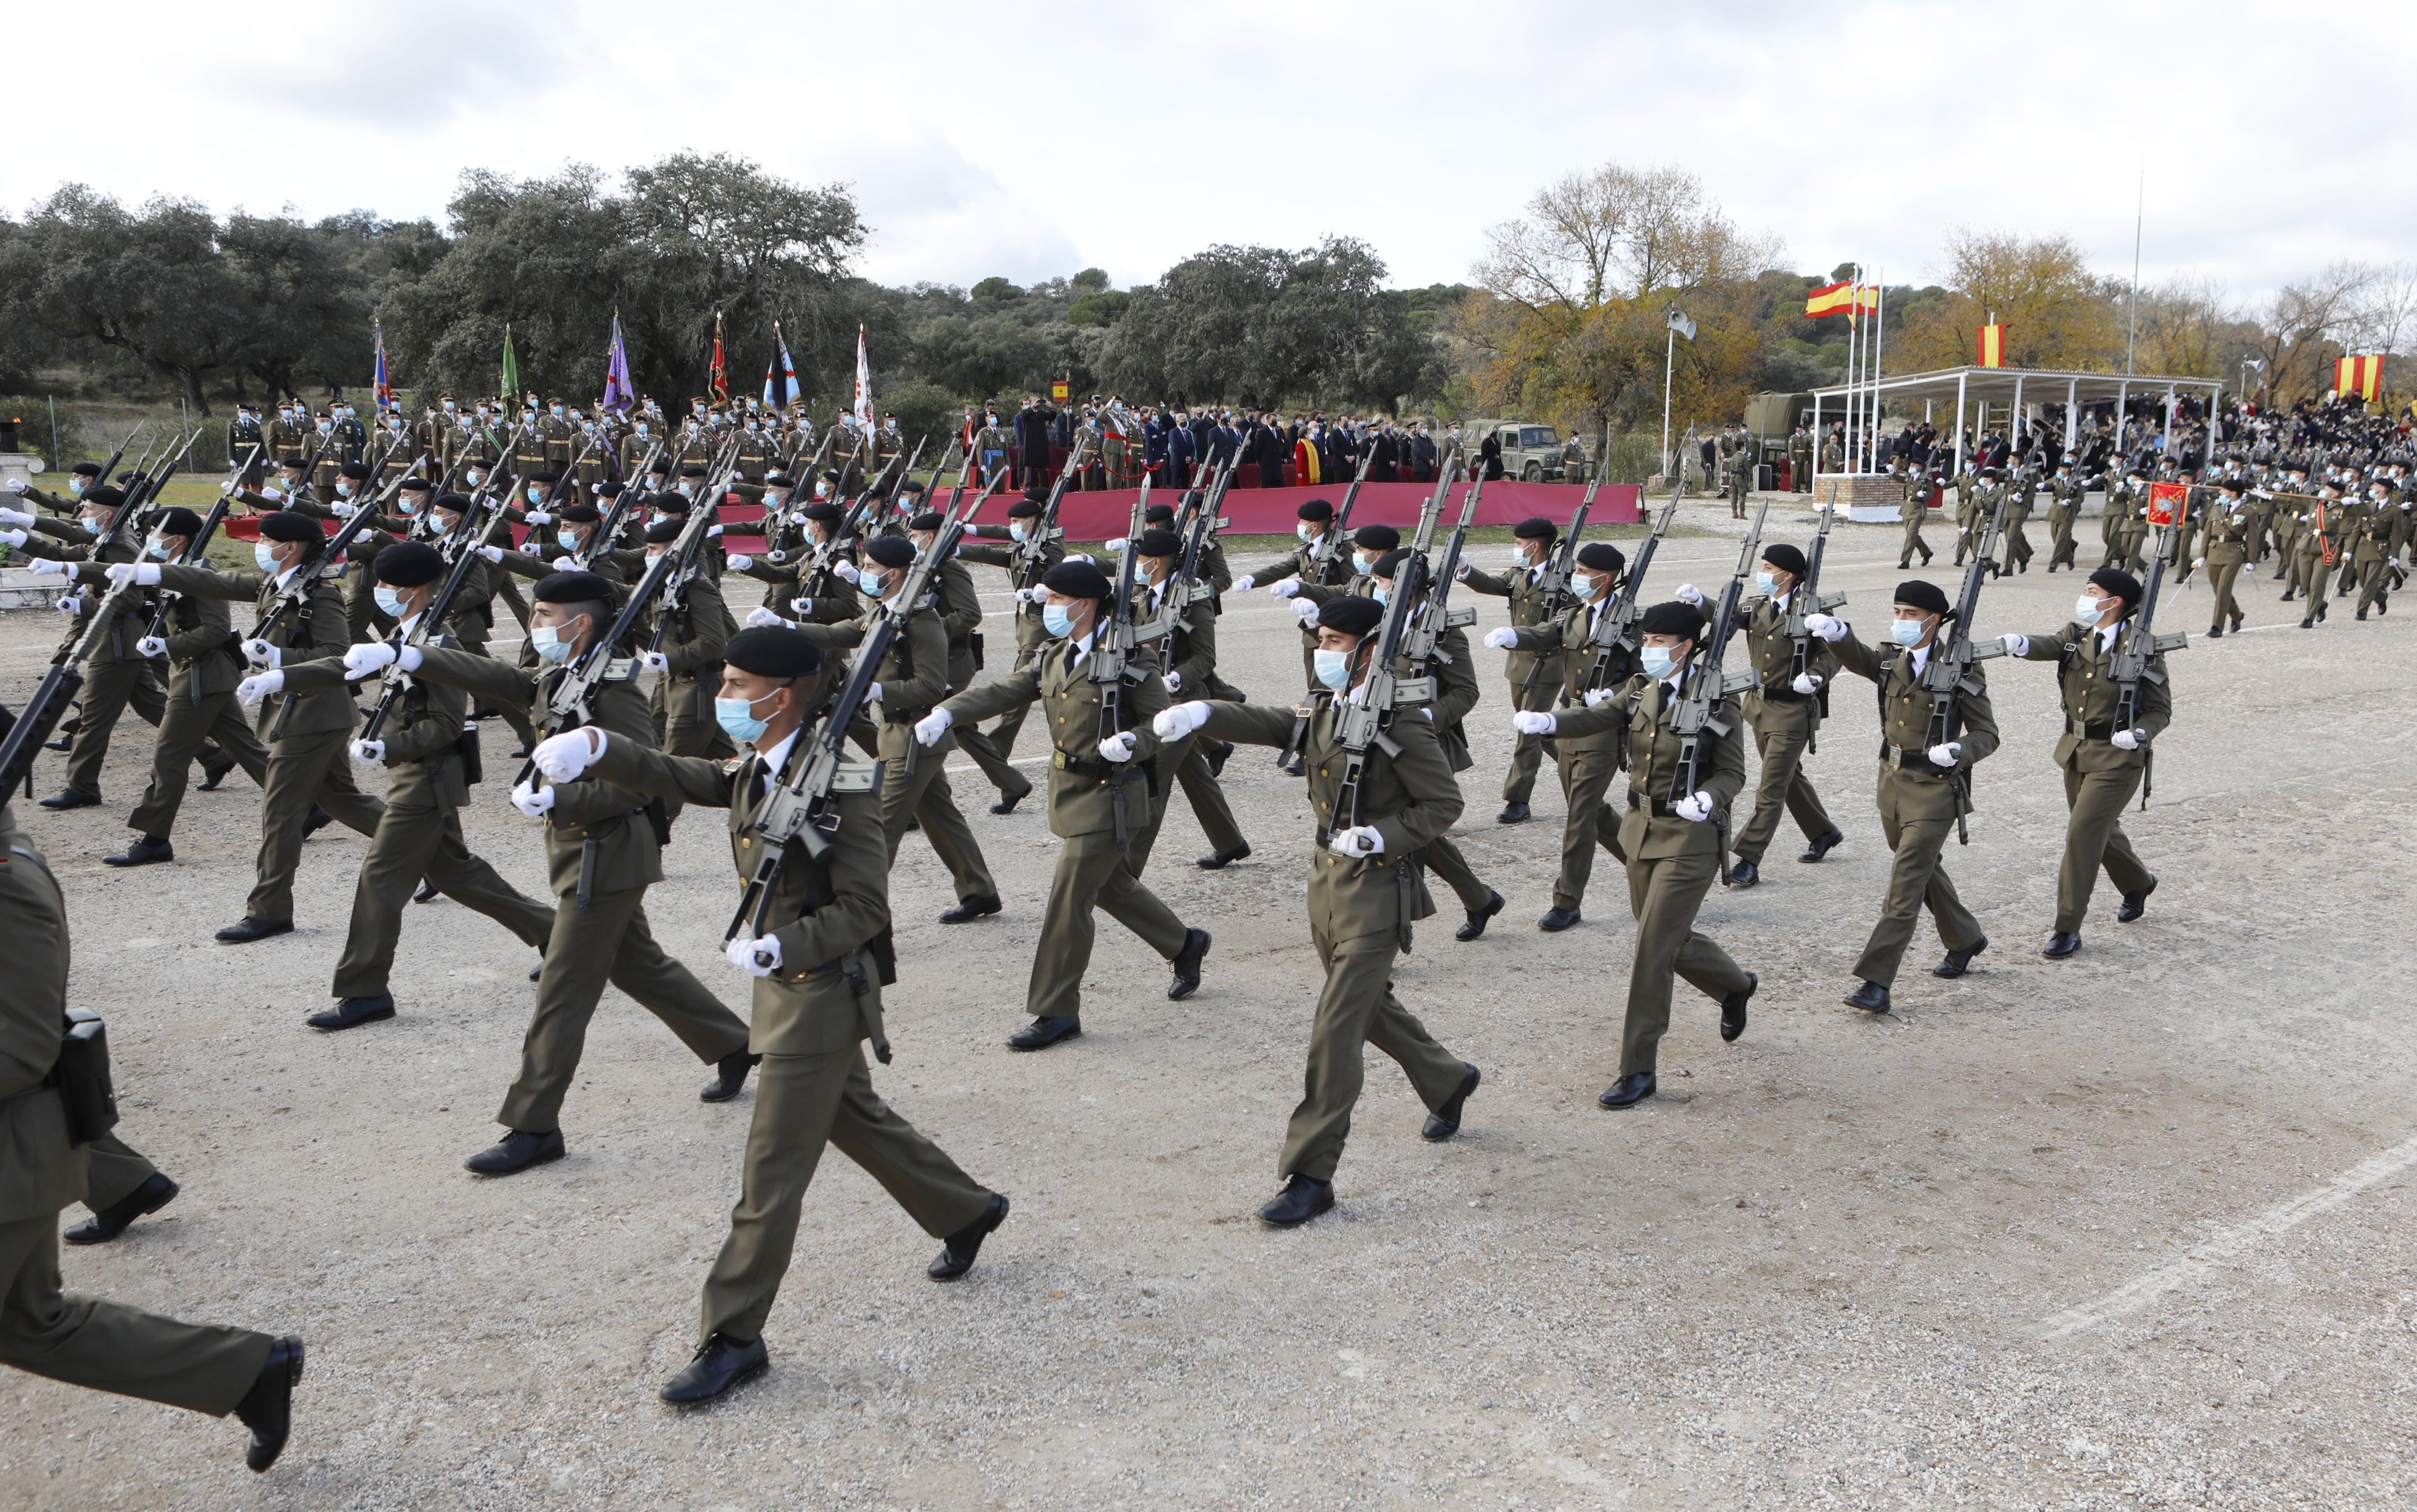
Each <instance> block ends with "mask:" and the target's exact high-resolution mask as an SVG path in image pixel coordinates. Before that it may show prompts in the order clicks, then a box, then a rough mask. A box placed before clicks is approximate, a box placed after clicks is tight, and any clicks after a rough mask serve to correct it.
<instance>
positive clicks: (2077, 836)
mask: <svg viewBox="0 0 2417 1512" xmlns="http://www.w3.org/2000/svg"><path fill="white" fill-rule="evenodd" d="M2144 771H2145V768H2143V767H2139V766H2124V767H2118V768H2117V769H2116V770H2114V771H2111V772H2089V773H2083V772H2076V771H2075V770H2073V768H2071V767H2069V766H2068V767H2066V768H2065V770H2064V806H2065V808H2066V809H2067V810H2068V813H2067V817H2066V820H2065V825H2064V864H2063V865H2062V866H2061V867H2060V868H2058V869H2057V873H2056V929H2057V932H2059V933H2060V934H2078V933H2080V932H2081V921H2082V919H2083V918H2084V917H2085V916H2086V915H2088V914H2089V912H2090V891H2091V889H2092V888H2094V887H2096V886H2097V885H2098V870H2099V868H2100V867H2102V866H2103V867H2105V869H2106V880H2107V881H2109V882H2111V883H2113V884H2114V885H2115V886H2116V888H2117V890H2119V891H2121V892H2127V893H2136V892H2143V891H2146V890H2147V888H2148V886H2149V884H2150V883H2151V881H2152V880H2153V879H2152V878H2151V877H2150V875H2149V869H2148V868H2147V867H2144V866H2142V865H2141V864H2140V858H2139V856H2137V855H2136V854H2134V853H2133V850H2132V839H2131V837H2130V836H2128V835H2126V834H2124V833H2123V818H2122V816H2123V806H2124V805H2126V804H2128V803H2130V802H2131V801H2132V794H2135V793H2137V792H2139V791H2140V778H2141V776H2142V774H2143V772H2144Z"/></svg>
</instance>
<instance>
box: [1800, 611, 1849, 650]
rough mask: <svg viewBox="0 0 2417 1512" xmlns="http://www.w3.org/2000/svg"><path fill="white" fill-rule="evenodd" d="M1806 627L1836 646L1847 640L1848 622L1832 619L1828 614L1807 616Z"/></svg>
mask: <svg viewBox="0 0 2417 1512" xmlns="http://www.w3.org/2000/svg"><path fill="white" fill-rule="evenodd" d="M1804 627H1805V628H1806V629H1808V630H1811V631H1812V632H1813V633H1814V634H1816V635H1817V636H1819V637H1820V638H1821V639H1822V640H1824V641H1827V642H1829V643H1831V644H1832V645H1836V644H1837V643H1839V642H1841V641H1843V640H1845V639H1846V638H1847V622H1846V621H1845V620H1842V619H1832V618H1831V617H1830V616H1829V615H1827V614H1807V615H1805V616H1804Z"/></svg>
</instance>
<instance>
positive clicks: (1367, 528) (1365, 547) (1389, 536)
mask: <svg viewBox="0 0 2417 1512" xmlns="http://www.w3.org/2000/svg"><path fill="white" fill-rule="evenodd" d="M1351 544H1352V545H1354V546H1357V547H1359V548H1360V549H1361V551H1363V552H1390V551H1391V550H1392V549H1393V548H1394V547H1396V546H1399V545H1401V544H1402V533H1401V532H1400V531H1398V530H1395V529H1394V528H1393V527H1392V526H1391V525H1362V526H1361V527H1360V528H1359V529H1358V530H1355V531H1353V532H1352V533H1351Z"/></svg>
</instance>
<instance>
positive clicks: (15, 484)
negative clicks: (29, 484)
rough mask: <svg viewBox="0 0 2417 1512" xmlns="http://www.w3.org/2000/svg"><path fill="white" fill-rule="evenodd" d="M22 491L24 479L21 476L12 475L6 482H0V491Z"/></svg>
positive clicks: (23, 489)
mask: <svg viewBox="0 0 2417 1512" xmlns="http://www.w3.org/2000/svg"><path fill="white" fill-rule="evenodd" d="M24 491H25V480H24V479H23V478H22V477H12V478H10V479H9V480H8V481H7V482H6V483H0V492H6V493H23V492H24Z"/></svg>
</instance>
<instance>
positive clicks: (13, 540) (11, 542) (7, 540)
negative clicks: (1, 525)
mask: <svg viewBox="0 0 2417 1512" xmlns="http://www.w3.org/2000/svg"><path fill="white" fill-rule="evenodd" d="M24 544H25V533H24V532H23V531H22V530H0V546H6V547H8V549H9V550H11V551H14V550H16V549H17V548H18V547H21V546H23V545H24Z"/></svg>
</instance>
